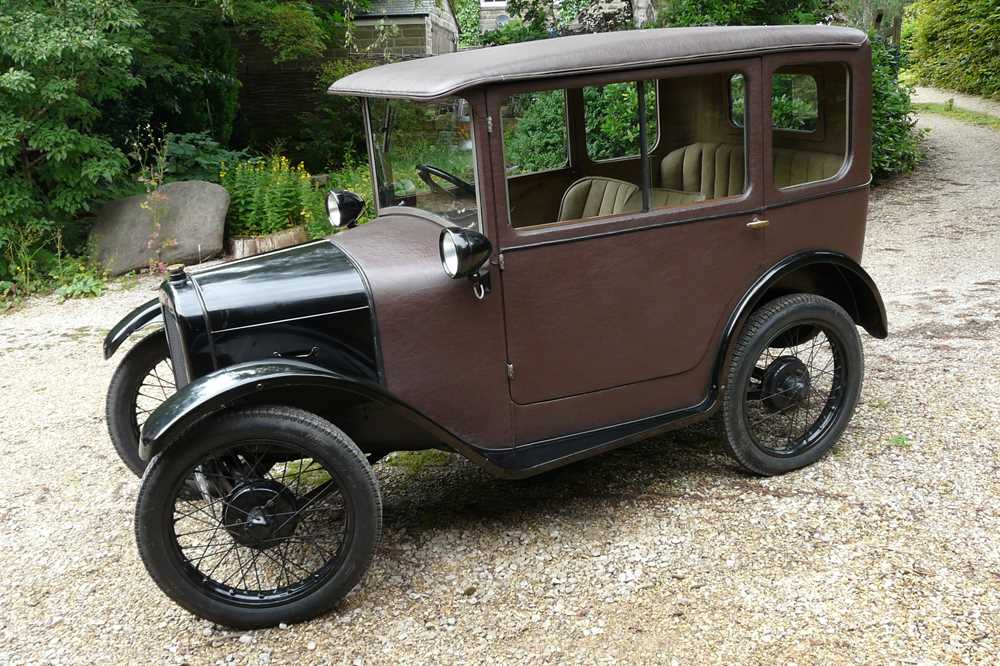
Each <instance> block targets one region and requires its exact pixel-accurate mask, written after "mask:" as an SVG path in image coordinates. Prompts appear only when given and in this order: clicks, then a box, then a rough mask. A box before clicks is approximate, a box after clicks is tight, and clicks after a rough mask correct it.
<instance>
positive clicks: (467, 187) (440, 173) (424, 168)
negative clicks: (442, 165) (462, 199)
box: [417, 164, 476, 199]
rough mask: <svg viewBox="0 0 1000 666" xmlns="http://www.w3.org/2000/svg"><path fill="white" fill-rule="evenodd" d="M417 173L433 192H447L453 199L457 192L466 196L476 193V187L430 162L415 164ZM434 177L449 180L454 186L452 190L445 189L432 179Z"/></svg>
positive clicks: (456, 197) (455, 197)
mask: <svg viewBox="0 0 1000 666" xmlns="http://www.w3.org/2000/svg"><path fill="white" fill-rule="evenodd" d="M417 175H418V176H420V180H422V181H424V182H425V183H427V187H429V188H431V190H432V191H434V192H440V193H441V194H448V195H450V196H451V197H452V198H454V199H458V198H459V193H461V194H465V195H468V196H475V195H476V188H475V187H474V186H473V185H472V184H471V183H467V182H466V181H464V180H462V179H461V178H459V177H458V176H456V175H455V174H453V173H448V172H447V171H445V170H444V169H439V168H438V167H436V166H433V165H431V164H418V165H417ZM434 177H437V178H440V179H441V180H443V181H446V182H449V183H451V184H452V185H454V186H455V189H453V190H446V189H444V188H443V187H441V186H440V185H438V184H437V182H435V181H434Z"/></svg>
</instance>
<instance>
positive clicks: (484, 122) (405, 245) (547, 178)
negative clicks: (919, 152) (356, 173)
mask: <svg viewBox="0 0 1000 666" xmlns="http://www.w3.org/2000/svg"><path fill="white" fill-rule="evenodd" d="M870 62H871V51H870V45H869V43H868V39H867V37H866V35H864V34H863V33H861V32H859V31H856V30H851V29H845V28H834V27H829V26H777V27H749V28H692V29H669V30H643V31H634V32H623V33H610V34H596V35H585V36H578V37H572V38H564V39H552V40H542V41H539V42H532V43H528V44H519V45H516V46H511V47H500V48H499V49H482V50H475V51H469V52H462V53H458V54H450V55H445V56H439V57H435V58H431V59H427V60H420V61H406V62H400V63H395V64H389V65H384V66H381V67H376V68H372V69H369V70H364V71H362V72H359V73H356V74H353V75H351V76H348V77H346V78H344V79H342V80H340V81H338V82H337V83H335V84H334V86H333V87H332V88H331V93H333V94H339V95H353V96H357V97H359V98H361V99H362V103H363V105H364V110H365V119H366V131H367V134H368V143H369V152H370V157H371V160H370V161H371V169H372V178H373V183H374V184H375V205H376V208H377V213H378V214H377V217H376V218H375V219H374V220H372V221H371V222H369V223H367V224H364V225H360V226H357V227H355V228H349V229H346V230H342V231H339V232H338V233H336V234H335V235H333V236H332V237H330V238H328V239H324V240H320V241H315V242H312V243H308V244H305V245H301V246H297V247H293V248H289V249H285V250H279V251H277V252H272V253H269V254H265V255H261V256H257V257H252V258H247V259H241V260H238V261H234V262H231V263H227V264H224V265H221V266H218V267H215V268H211V269H208V270H202V271H197V272H188V271H185V270H183V269H177V270H174V271H172V272H171V274H170V276H169V278H168V279H167V280H166V282H165V283H164V285H163V288H162V290H161V292H160V297H159V299H158V301H157V302H154V303H149V304H146V305H144V306H142V307H140V308H139V309H138V310H136V311H135V312H134V313H132V314H131V315H130V316H128V317H126V318H125V319H124V320H123V321H122V323H121V324H119V326H118V327H116V328H115V329H114V330H113V331H112V332H111V333H110V334H109V336H108V339H107V341H106V347H105V352H106V354H107V355H109V356H110V354H112V353H113V352H114V350H115V348H116V347H117V345H119V344H121V341H122V340H124V339H125V338H127V337H128V335H129V334H130V333H131V332H132V331H134V330H136V329H137V328H138V327H139V326H141V325H142V324H144V323H147V322H148V321H150V320H151V319H154V318H156V317H162V319H163V322H164V325H165V330H166V337H167V340H168V343H169V354H170V357H171V360H172V362H173V369H174V370H173V371H174V374H175V378H176V383H177V388H178V390H177V393H176V394H175V395H173V396H172V397H170V398H169V399H167V400H166V401H165V402H164V403H163V404H162V405H161V406H160V407H159V408H158V409H156V411H155V412H154V413H153V414H152V415H151V416H150V418H149V420H148V421H147V422H146V423H145V426H144V427H143V430H142V441H141V456H142V457H143V458H144V459H147V460H148V459H150V458H152V457H153V456H156V455H157V454H160V453H163V452H164V451H169V450H170V449H171V447H175V446H181V445H182V444H178V442H183V441H184V438H183V436H182V435H183V433H185V432H188V431H190V430H191V429H192V428H193V427H195V426H196V425H197V424H199V423H201V422H203V421H204V420H205V419H208V418H212V417H215V416H217V415H218V414H220V413H225V412H227V411H231V410H233V409H235V408H238V407H247V406H253V405H284V406H289V407H295V408H298V409H302V410H304V411H306V412H308V413H311V414H315V415H317V416H319V417H321V418H322V419H325V420H326V421H328V422H330V423H333V424H335V425H336V426H337V427H338V428H339V429H341V430H342V431H343V432H344V433H346V434H347V435H348V436H349V437H350V439H351V440H353V441H354V442H355V443H356V444H357V446H358V448H359V449H360V450H361V451H363V452H364V453H365V454H367V455H368V457H369V459H371V460H375V459H378V458H380V457H382V456H384V455H385V454H387V453H389V452H392V451H399V450H413V449H425V448H439V449H444V450H451V451H455V452H457V453H459V454H461V455H463V456H465V457H466V458H468V459H469V460H471V461H473V462H475V463H476V464H478V465H481V466H482V467H483V468H485V469H486V470H488V471H489V472H491V473H493V474H495V475H497V476H502V477H523V476H529V475H532V474H537V473H539V472H543V471H546V470H549V469H552V468H554V467H558V466H561V465H565V464H567V463H571V462H574V461H576V460H580V459H582V458H586V457H588V456H591V455H594V454H597V453H600V452H602V451H607V450H609V449H612V448H615V447H618V446H621V445H624V444H627V443H629V442H633V441H635V440H637V439H641V438H644V437H648V436H650V435H653V434H656V433H659V432H663V431H664V430H668V429H671V428H677V427H680V426H683V425H686V424H689V423H692V422H695V421H698V420H703V419H706V418H708V417H710V416H711V415H712V414H713V413H714V412H716V411H717V410H718V409H719V408H720V406H721V405H723V402H724V400H725V397H726V394H727V389H729V388H730V387H728V386H727V381H730V380H729V379H728V378H730V377H731V376H733V375H731V374H730V371H731V365H732V359H733V358H734V355H736V354H737V353H738V352H739V350H738V349H737V347H738V344H737V343H738V342H739V340H740V339H741V336H745V335H746V334H747V330H746V329H747V327H748V326H749V324H748V322H750V321H752V318H753V317H754V315H755V313H760V312H761V309H762V308H764V307H765V305H766V304H768V303H774V302H775V300H776V299H780V298H782V297H789V296H791V295H806V296H808V297H813V296H816V297H822V299H825V300H824V301H823V302H824V303H827V304H829V303H830V302H832V303H833V304H836V306H835V307H836V308H838V311H842V312H843V313H846V316H847V317H849V321H850V322H853V325H857V326H860V327H863V328H864V329H865V330H867V331H868V332H869V333H870V334H871V335H873V336H876V337H885V336H886V335H887V323H886V315H885V308H884V306H883V304H882V299H881V296H880V295H879V292H878V289H877V288H876V286H875V284H874V282H873V281H872V279H871V278H870V276H869V275H868V274H867V273H866V272H865V270H864V269H863V268H862V267H861V265H860V262H861V258H862V249H863V244H864V235H865V224H866V211H867V205H868V190H869V185H870V182H871V173H870V161H871V65H870ZM608 86H612V87H611V88H608ZM614 86H618V87H614ZM779 89H780V92H779ZM609 91H610V93H611V94H606V93H608V92H609ZM768 91H770V94H768ZM619 93H621V94H620V95H619ZM518 96H520V97H518ZM797 96H798V97H797ZM621 99H626V100H628V101H629V103H631V102H630V100H633V99H634V100H635V105H636V106H635V107H634V108H635V109H636V111H635V114H634V115H635V117H634V118H631V117H630V116H629V115H628V114H624V115H619V116H616V117H614V118H612V116H611V115H610V114H608V113H605V114H604V115H603V116H600V115H598V116H594V117H592V116H590V115H588V114H590V106H588V105H592V104H593V103H594V102H593V100H603V101H601V103H602V104H603V103H608V104H614V103H619V102H620V101H621ZM512 100H513V101H512ZM651 100H652V101H651ZM434 104H438V105H439V106H434V107H433V109H434V110H433V111H432V112H429V113H427V114H425V115H423V116H421V115H420V114H421V113H423V111H419V112H417V111H413V109H414V108H417V109H425V108H432V107H429V106H426V105H434ZM414 105H415V106H414ZM421 105H423V106H421ZM779 106H781V108H782V109H785V108H788V109H791V111H789V113H790V114H791V117H793V120H791V121H788V122H794V123H796V125H795V126H794V127H788V128H783V127H780V126H774V125H775V123H779V122H785V121H783V120H782V121H779V119H778V116H777V109H778V107H779ZM543 107H544V108H550V107H551V108H553V109H555V111H554V112H553V113H552V115H551V116H545V117H544V118H542V120H545V118H548V120H547V121H545V122H542V121H540V120H539V118H538V117H536V116H537V114H538V113H541V111H540V110H541V109H543ZM772 107H773V110H772ZM782 113H784V111H782ZM532 114H536V116H532ZM796 114H797V115H796ZM417 117H419V118H423V119H424V120H427V119H429V121H430V122H429V124H428V125H427V126H428V127H430V129H429V130H427V134H426V136H424V138H423V139H422V141H423V143H421V144H420V145H421V146H424V148H425V149H426V150H428V151H430V150H432V149H435V146H436V148H440V147H441V146H442V145H448V146H452V147H453V148H452V149H453V151H464V153H463V154H467V156H468V159H467V160H466V161H462V160H458V159H456V160H455V161H456V162H457V163H460V164H461V165H464V166H461V169H464V171H463V172H462V173H463V176H461V177H460V176H457V175H456V174H454V173H453V172H451V171H448V170H446V169H443V168H440V167H438V166H434V165H430V164H417V165H416V166H415V167H414V166H413V165H403V163H402V162H401V160H403V157H401V156H405V155H406V154H407V151H408V150H410V148H409V147H407V146H403V147H400V145H401V144H400V142H405V141H406V136H407V133H406V132H403V133H402V134H400V135H397V134H393V132H394V131H395V125H394V123H396V122H399V123H404V122H410V121H408V120H406V119H408V118H409V119H412V118H417ZM609 118H610V120H609ZM630 118H631V119H630ZM400 119H402V120H400ZM613 120H614V121H616V122H618V121H620V122H621V123H624V124H625V125H626V126H627V127H626V129H625V130H623V131H619V130H615V132H618V133H617V134H615V135H614V136H613V137H612V139H613V140H611V141H609V142H605V143H601V141H598V139H599V138H600V137H598V134H599V132H601V131H603V130H602V128H604V127H606V126H607V123H610V122H611V121H613ZM767 120H770V121H771V122H767ZM420 122H423V120H421V121H419V122H417V121H413V124H412V126H413V127H418V126H420V127H423V125H420V124H419V123H420ZM561 122H564V123H565V127H564V128H563V129H559V127H558V126H559V124H560V123H561ZM545 125H548V126H549V127H548V129H553V128H555V130H554V133H550V134H544V133H542V134H537V136H545V137H548V138H547V139H546V140H547V141H548V143H551V144H553V145H555V148H552V149H551V150H549V152H548V153H544V154H539V152H538V150H539V149H538V147H539V146H540V145H541V144H542V143H544V142H542V141H540V140H538V141H536V140H534V139H533V137H535V136H536V135H533V134H530V133H531V132H542V131H543V130H545V127H544V126H545ZM400 126H403V125H400ZM407 127H409V126H407ZM441 128H444V130H443V131H445V134H441V133H440V131H442V130H441ZM532 128H534V129H532ZM539 128H540V129H539ZM419 131H421V132H423V131H424V130H419ZM518 132H521V134H518ZM413 133H415V132H410V134H413ZM442 136H444V137H445V138H444V139H441V137H442ZM552 136H554V137H555V139H554V140H551V141H550V140H549V139H551V137H552ZM428 137H429V138H428ZM560 137H561V138H560ZM591 139H593V140H591ZM615 142H617V144H616V143H615ZM629 142H632V143H629ZM612 144H614V145H617V146H618V148H617V150H618V151H619V152H623V151H624V152H626V153H627V152H628V150H629V146H634V147H635V150H636V153H637V154H634V155H628V154H625V155H618V154H612V155H609V154H608V153H609V151H611V152H613V151H614V150H615V148H614V147H612V148H605V147H602V146H605V145H612ZM546 145H547V144H546ZM622 146H625V147H624V148H622ZM516 150H517V151H521V153H520V154H521V155H522V156H521V157H519V158H518V161H517V162H516V163H514V162H512V161H511V155H512V154H513V153H514V152H515V151H516ZM394 151H395V152H394ZM533 151H534V152H533ZM560 151H563V153H564V154H565V161H563V160H562V157H561V153H560ZM602 151H603V152H602ZM463 159H465V158H463ZM411 167H412V168H411ZM392 169H395V171H396V177H395V178H392V177H390V176H389V175H387V174H388V173H389V171H390V170H392ZM413 169H415V170H413ZM404 171H405V173H407V174H410V176H412V175H413V174H416V178H413V177H410V176H406V177H404V176H401V175H399V174H400V173H403V172H404ZM417 180H422V181H423V182H424V183H425V185H424V186H422V185H420V184H419V183H418V182H417ZM442 182H443V184H442ZM337 196H338V195H336V194H335V195H334V197H333V198H332V201H331V213H332V216H331V219H333V220H334V221H335V222H338V223H341V222H345V220H341V219H339V217H338V215H339V213H338V212H337V211H338V198H337ZM340 196H341V197H342V198H341V199H340V200H341V201H347V199H346V198H344V195H343V193H341V195H340ZM355 212H356V211H355ZM349 221H350V220H346V222H349ZM449 262H450V263H449ZM443 263H444V267H443V266H442V264H443ZM443 268H444V269H443ZM809 302H811V301H809ZM809 302H807V303H806V305H808V303H809ZM793 305H794V303H793ZM803 307H804V306H803ZM830 307H834V306H830ZM808 321H814V320H808ZM815 321H819V320H815ZM754 325H755V326H756V325H758V324H754ZM809 325H810V326H812V324H809ZM803 326H804V325H803ZM803 330H805V329H803ZM808 330H812V331H813V334H815V331H816V330H819V329H818V328H815V329H808ZM807 332H808V331H807ZM772 342H773V340H772ZM778 342H780V340H778ZM786 342H787V341H786ZM796 344H798V343H797V342H796ZM767 346H770V347H777V346H779V345H778V343H777V342H775V343H774V344H771V343H768V345H767ZM858 353H860V351H859V352H858ZM859 358H860V357H859ZM789 363H790V361H789V358H788V357H787V356H785V357H781V358H779V359H778V360H776V361H773V362H772V364H771V366H768V367H769V368H772V367H773V373H772V375H773V377H772V378H774V377H777V379H774V381H779V379H780V380H781V381H790V382H791V383H789V384H787V385H788V386H793V385H796V384H795V382H794V381H792V380H789V379H788V377H790V376H792V375H795V376H796V377H799V378H800V380H801V381H799V384H797V386H799V387H800V388H801V387H802V386H808V384H809V380H808V377H806V375H805V374H804V373H803V372H802V371H800V370H799V366H795V367H792V366H791V365H789ZM747 372H750V371H749V370H748V371H747ZM754 372H755V374H753V376H754V377H757V376H758V374H763V371H759V372H758V371H754ZM768 372H771V370H770V369H769V370H768ZM796 372H798V375H796V374H795V373H796ZM782 373H784V374H782ZM769 377H771V375H769ZM803 378H804V379H803ZM813 379H815V377H814V378H813ZM755 381H757V382H761V381H763V380H761V379H759V378H758V379H757V380H755ZM768 381H770V380H768ZM857 381H858V382H859V383H858V384H857V390H860V379H858V380H857ZM793 388H794V387H793ZM802 390H805V389H802ZM831 391H834V388H831ZM831 395H832V393H831ZM854 399H856V395H855V396H854V397H852V400H854ZM774 400H776V399H772V403H770V404H772V411H776V412H780V411H781V408H779V407H775V406H774V405H775V404H778V403H775V402H774ZM853 405H854V403H853V402H852V403H851V404H850V405H849V406H848V407H845V409H847V410H848V411H853ZM848 418H849V414H848ZM845 424H846V422H845ZM841 431H842V426H841V427H840V429H839V430H837V432H836V433H835V435H834V436H839V433H840V432H841ZM810 461H811V459H810ZM741 462H744V463H745V464H746V461H744V460H742V458H741ZM802 464H805V462H803V463H802ZM748 466H749V467H750V468H751V469H756V468H755V467H754V466H753V464H750V465H748ZM790 468H791V467H784V468H774V471H784V470H786V469H790ZM764 473H773V472H772V471H770V470H769V469H768V470H764Z"/></svg>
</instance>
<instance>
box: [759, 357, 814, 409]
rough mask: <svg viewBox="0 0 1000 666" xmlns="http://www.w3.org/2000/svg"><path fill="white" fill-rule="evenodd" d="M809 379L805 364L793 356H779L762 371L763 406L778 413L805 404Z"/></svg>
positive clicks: (809, 383) (809, 384)
mask: <svg viewBox="0 0 1000 666" xmlns="http://www.w3.org/2000/svg"><path fill="white" fill-rule="evenodd" d="M810 386H811V379H810V377H809V370H808V368H806V365H805V363H803V362H802V361H800V360H799V359H798V358H796V357H795V356H779V357H778V358H776V359H774V360H773V361H772V362H771V364H770V365H768V366H767V369H766V370H765V371H764V381H763V386H762V393H763V395H764V405H765V406H766V407H767V409H769V410H770V411H772V412H779V411H783V410H785V409H788V408H790V407H793V406H797V405H800V404H802V403H803V402H805V400H806V398H807V397H808V396H809V388H810Z"/></svg>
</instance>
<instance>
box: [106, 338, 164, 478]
mask: <svg viewBox="0 0 1000 666" xmlns="http://www.w3.org/2000/svg"><path fill="white" fill-rule="evenodd" d="M176 392H177V387H176V386H175V385H174V369H173V366H172V365H171V363H170V350H169V348H168V347H167V335H166V333H164V332H163V331H162V330H160V331H157V332H156V333H152V334H150V335H147V336H146V337H145V338H143V339H142V340H140V341H139V342H138V343H137V344H136V345H135V346H134V347H132V349H130V350H129V352H128V353H127V354H125V357H124V358H123V359H122V362H121V363H120V364H118V368H117V369H116V370H115V374H114V375H113V376H112V377H111V384H110V385H109V386H108V397H107V402H106V403H105V414H106V416H107V420H108V434H110V435H111V443H112V444H113V445H114V447H115V452H116V453H118V457H119V458H121V459H122V462H123V463H125V465H126V466H127V467H128V468H129V469H130V470H132V473H133V474H135V475H136V476H142V472H143V470H145V469H146V463H145V462H144V461H143V460H142V458H140V457H139V433H140V432H141V431H142V426H143V424H144V423H145V422H146V419H147V418H149V415H150V414H152V413H153V411H154V410H155V409H156V408H157V407H159V406H160V405H161V404H163V401H164V400H166V399H167V398H169V397H170V396H172V395H173V394H174V393H176Z"/></svg>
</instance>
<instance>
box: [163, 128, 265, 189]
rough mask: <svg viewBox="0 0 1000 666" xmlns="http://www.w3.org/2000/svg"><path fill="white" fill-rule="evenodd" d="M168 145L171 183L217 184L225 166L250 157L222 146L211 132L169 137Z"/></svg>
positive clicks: (168, 174)
mask: <svg viewBox="0 0 1000 666" xmlns="http://www.w3.org/2000/svg"><path fill="white" fill-rule="evenodd" d="M164 144H165V146H164V148H165V151H166V160H167V162H166V176H165V180H166V181H167V182H170V181H178V180H207V181H209V182H213V183H217V182H219V173H220V172H221V171H222V167H223V165H224V164H236V163H237V162H239V161H240V160H244V159H246V158H247V157H248V155H247V153H246V151H245V150H230V149H228V148H225V147H223V146H221V145H220V144H219V143H218V142H217V141H215V139H213V138H212V137H211V136H210V135H209V133H208V132H192V133H188V134H173V133H168V134H167V135H166V137H165V138H164Z"/></svg>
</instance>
